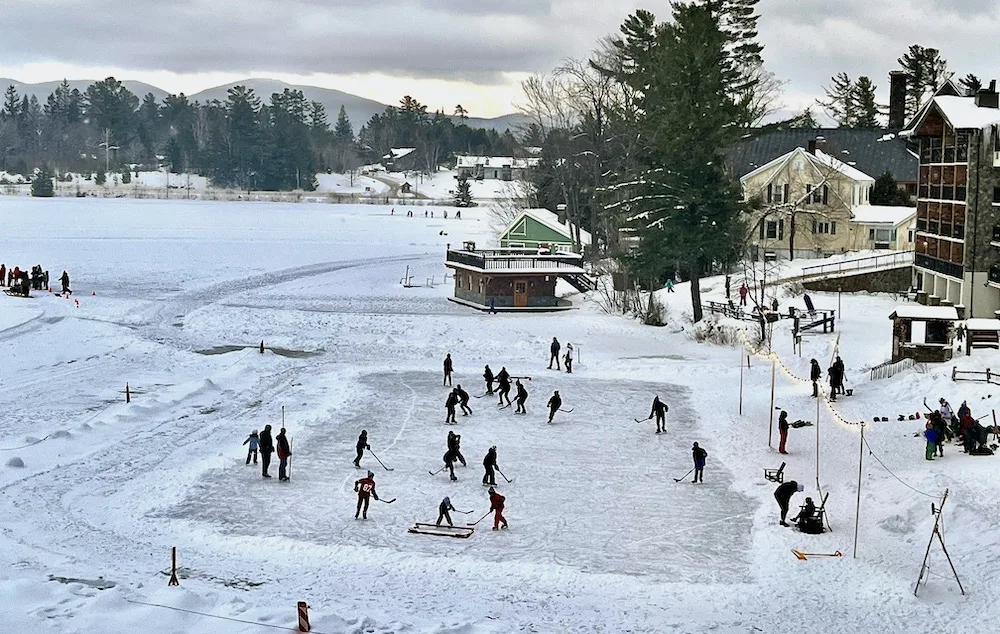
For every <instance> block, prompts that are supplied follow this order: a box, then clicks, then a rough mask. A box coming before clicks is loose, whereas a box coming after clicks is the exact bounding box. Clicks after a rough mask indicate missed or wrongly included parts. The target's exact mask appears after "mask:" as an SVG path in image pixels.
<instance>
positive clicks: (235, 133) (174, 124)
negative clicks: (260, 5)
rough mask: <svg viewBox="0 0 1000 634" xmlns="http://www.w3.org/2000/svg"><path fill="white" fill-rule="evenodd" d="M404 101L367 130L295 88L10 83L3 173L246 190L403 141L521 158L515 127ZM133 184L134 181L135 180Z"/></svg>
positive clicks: (437, 157) (1, 142)
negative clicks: (189, 182)
mask: <svg viewBox="0 0 1000 634" xmlns="http://www.w3.org/2000/svg"><path fill="white" fill-rule="evenodd" d="M456 116H457V117H458V118H459V122H458V123H457V124H456V123H455V121H453V120H452V118H451V117H448V116H446V115H444V113H443V112H437V113H434V114H430V113H428V111H427V107H426V106H424V105H422V104H420V103H419V102H417V101H416V100H414V99H413V98H411V97H404V98H403V100H402V101H401V102H400V105H399V106H398V107H396V106H388V107H387V108H386V109H385V111H384V112H383V113H381V114H379V115H376V116H373V117H372V119H371V120H370V121H368V122H367V123H366V124H365V125H364V126H363V127H362V128H361V130H360V131H359V132H358V134H357V135H355V133H354V129H353V126H352V125H351V122H350V120H349V118H348V117H347V114H346V112H345V111H344V108H343V106H341V108H340V111H339V112H338V114H337V117H336V120H335V121H334V122H333V124H332V126H331V123H330V121H329V115H328V113H327V112H326V109H325V107H324V106H323V104H322V103H320V102H317V101H309V100H308V99H306V97H305V95H304V94H303V93H302V91H300V90H292V89H288V88H286V89H285V90H284V91H282V92H280V93H273V94H272V95H271V96H270V100H269V101H268V102H266V103H265V102H264V101H263V100H262V99H261V97H260V96H258V95H257V94H256V93H255V92H254V90H253V89H250V88H247V87H246V86H234V87H232V88H230V89H229V90H228V92H227V95H226V99H225V100H224V101H219V100H211V101H208V102H206V103H200V102H197V101H191V100H189V99H188V98H187V97H186V96H185V95H184V94H177V95H173V94H172V95H168V96H167V97H165V98H164V99H163V100H162V101H157V99H156V97H155V96H154V95H153V94H152V93H149V94H147V95H145V96H144V97H142V98H141V99H140V98H139V97H138V96H137V95H135V94H134V93H132V92H131V91H130V90H128V88H126V87H125V86H124V85H123V84H122V83H121V82H120V81H118V80H116V79H115V78H113V77H109V78H107V79H105V80H103V81H99V82H95V83H93V84H91V85H90V86H88V87H87V89H86V90H85V91H82V92H81V91H80V90H78V89H75V88H71V87H70V85H69V83H68V82H66V81H63V82H62V83H61V84H60V85H59V86H57V87H56V89H55V90H54V91H53V92H52V93H51V94H50V95H49V96H48V98H47V99H46V100H45V103H44V104H43V103H40V102H39V101H38V99H37V98H36V97H34V96H30V97H29V96H27V95H19V94H18V91H17V89H16V87H14V86H13V85H11V86H8V87H7V89H6V91H5V92H4V95H3V104H2V107H0V170H2V171H6V172H9V173H12V174H21V175H24V176H26V177H29V178H30V176H31V174H32V173H34V171H35V169H36V168H42V167H44V168H45V169H46V172H47V173H48V172H53V173H55V174H56V175H59V174H63V173H67V172H83V173H91V172H96V173H97V174H98V179H99V180H103V178H104V176H105V175H104V172H105V171H108V170H110V171H115V172H121V173H122V175H123V177H124V176H125V174H126V173H128V172H129V171H130V170H135V169H161V168H167V169H170V170H172V171H174V172H192V173H197V174H201V175H203V176H208V177H209V178H210V179H211V181H212V183H213V185H215V186H218V187H234V188H241V189H248V190H249V189H262V190H289V189H312V188H313V175H314V174H316V173H317V172H319V171H333V172H337V173H347V172H349V171H352V170H355V169H357V168H358V167H359V166H361V165H363V164H366V163H374V162H378V161H379V160H381V159H382V157H383V156H385V155H386V154H387V153H388V151H389V149H390V148H393V147H417V148H419V149H420V151H421V154H422V158H423V161H422V166H423V168H424V169H425V170H426V171H433V170H435V169H436V168H437V165H439V164H440V163H442V162H445V161H447V160H449V159H450V158H451V157H452V156H453V155H454V154H455V153H459V152H462V153H464V152H469V153H482V154H501V153H502V154H504V155H512V154H513V153H514V152H515V147H516V146H517V142H516V140H515V139H514V137H513V135H512V134H510V133H509V132H507V133H504V134H500V133H498V132H496V131H494V130H483V129H477V128H470V127H469V126H467V125H465V123H464V120H465V118H466V116H467V112H466V111H465V110H464V109H463V108H462V107H461V106H458V107H457V108H456ZM126 182H127V180H126Z"/></svg>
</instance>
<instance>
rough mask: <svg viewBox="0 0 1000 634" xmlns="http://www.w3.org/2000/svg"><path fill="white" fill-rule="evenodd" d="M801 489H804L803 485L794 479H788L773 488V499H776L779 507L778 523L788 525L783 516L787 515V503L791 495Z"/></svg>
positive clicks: (799, 491)
mask: <svg viewBox="0 0 1000 634" xmlns="http://www.w3.org/2000/svg"><path fill="white" fill-rule="evenodd" d="M803 491H805V487H804V486H802V485H801V484H799V483H798V482H796V481H795V480H789V481H788V482H785V483H784V484H781V485H779V486H778V488H777V489H775V490H774V499H775V500H777V501H778V508H780V509H781V521H780V522H779V524H781V525H782V526H788V522H786V521H785V518H786V517H787V516H788V503H789V502H790V501H791V499H792V496H793V495H795V494H796V493H802V492H803Z"/></svg>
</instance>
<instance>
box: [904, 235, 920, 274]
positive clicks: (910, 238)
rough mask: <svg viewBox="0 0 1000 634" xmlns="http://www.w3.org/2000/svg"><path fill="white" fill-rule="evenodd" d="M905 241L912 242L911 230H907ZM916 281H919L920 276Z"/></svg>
mask: <svg viewBox="0 0 1000 634" xmlns="http://www.w3.org/2000/svg"><path fill="white" fill-rule="evenodd" d="M906 241H907V242H913V229H909V230H908V231H907V232H906ZM917 279H920V276H917Z"/></svg>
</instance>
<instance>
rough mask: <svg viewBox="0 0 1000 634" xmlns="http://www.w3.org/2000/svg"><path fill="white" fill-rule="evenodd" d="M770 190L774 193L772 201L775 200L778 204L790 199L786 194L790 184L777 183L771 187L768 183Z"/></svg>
mask: <svg viewBox="0 0 1000 634" xmlns="http://www.w3.org/2000/svg"><path fill="white" fill-rule="evenodd" d="M768 191H770V192H772V194H773V195H772V199H771V202H773V203H775V204H778V205H780V204H782V203H784V202H787V200H788V197H787V196H786V194H787V193H788V185H787V184H785V185H775V186H774V187H771V186H770V185H768Z"/></svg>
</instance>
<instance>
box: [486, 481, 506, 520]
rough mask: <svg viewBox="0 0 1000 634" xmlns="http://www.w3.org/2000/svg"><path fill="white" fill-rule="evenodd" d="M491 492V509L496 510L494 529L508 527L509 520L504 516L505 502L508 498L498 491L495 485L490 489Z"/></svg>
mask: <svg viewBox="0 0 1000 634" xmlns="http://www.w3.org/2000/svg"><path fill="white" fill-rule="evenodd" d="M489 494H490V510H491V511H493V512H494V515H493V530H499V529H501V528H504V529H506V528H507V520H506V518H504V516H503V507H504V502H506V501H507V498H505V497H504V496H502V495H500V494H499V493H497V490H496V489H494V488H493V487H490V489H489Z"/></svg>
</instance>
